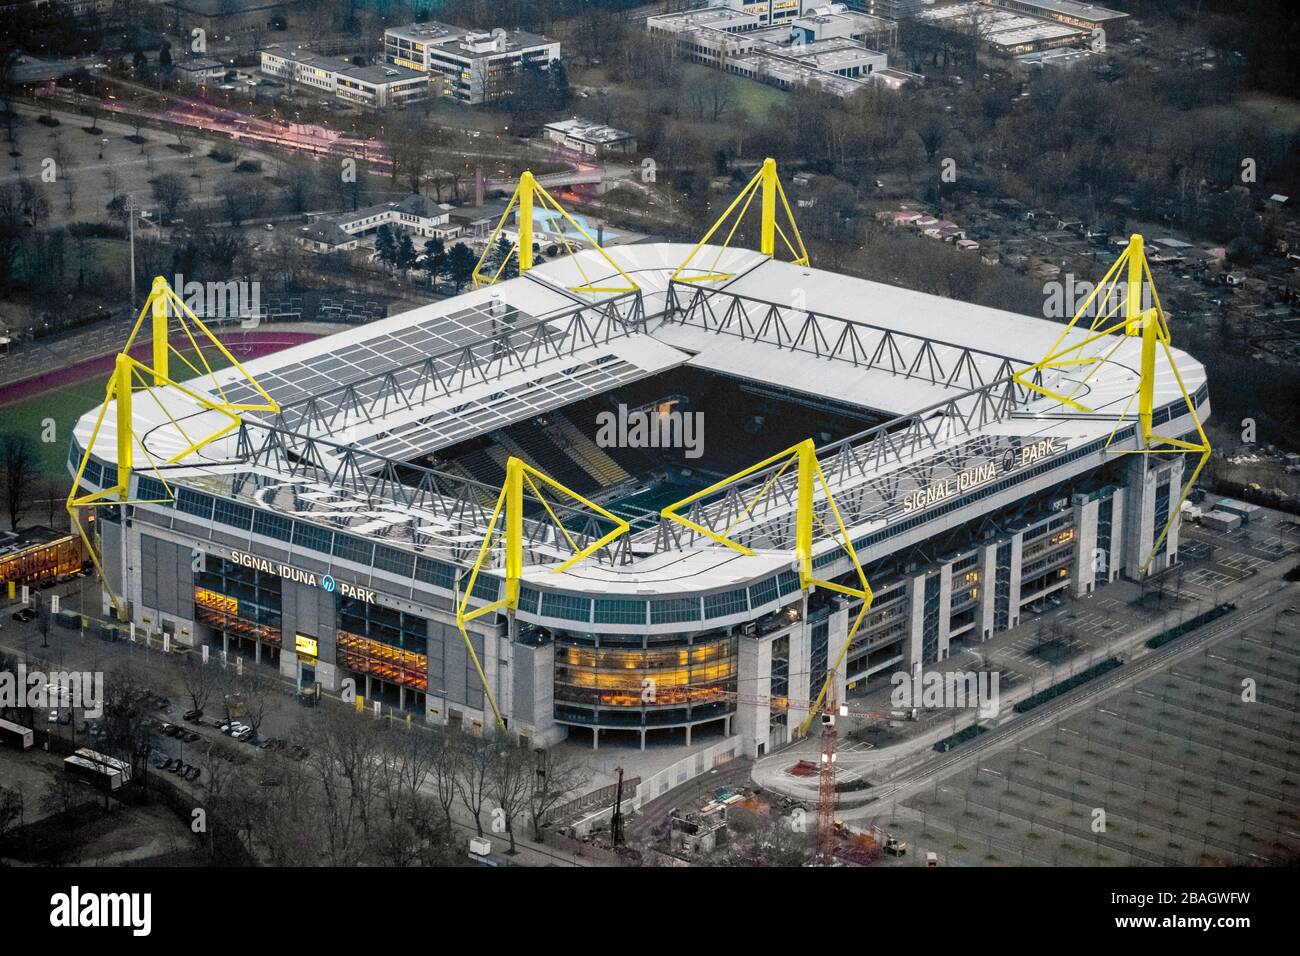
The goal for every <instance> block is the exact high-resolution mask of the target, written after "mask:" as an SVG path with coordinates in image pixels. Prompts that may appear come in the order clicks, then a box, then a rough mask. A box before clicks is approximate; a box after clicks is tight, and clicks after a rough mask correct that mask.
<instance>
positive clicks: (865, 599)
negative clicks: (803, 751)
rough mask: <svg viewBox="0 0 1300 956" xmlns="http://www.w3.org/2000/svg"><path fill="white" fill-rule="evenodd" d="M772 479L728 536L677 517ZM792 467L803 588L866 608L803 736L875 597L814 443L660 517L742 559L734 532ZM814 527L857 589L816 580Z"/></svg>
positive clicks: (806, 441)
mask: <svg viewBox="0 0 1300 956" xmlns="http://www.w3.org/2000/svg"><path fill="white" fill-rule="evenodd" d="M778 464H779V465H780V467H779V468H774V470H773V471H772V474H771V475H770V476H769V477H768V479H767V481H766V482H764V483H763V486H762V487H761V488H760V489H759V490H758V493H757V494H756V495H755V496H754V498H753V500H751V501H750V502H749V503H748V504H747V505H746V506H745V508H744V509H743V510H742V511H741V512H740V514H738V515H737V516H736V517H735V518H734V519H733V520H732V522H731V524H730V525H728V526H727V528H726V530H725V531H722V532H717V531H714V530H713V529H711V528H706V527H704V526H703V525H701V524H698V523H696V522H694V521H691V520H690V519H689V518H686V517H684V516H683V515H681V514H679V513H678V512H679V511H680V510H681V509H683V508H686V507H688V506H690V505H692V504H694V503H695V502H697V501H699V500H700V499H702V498H706V497H708V496H709V495H711V494H714V493H715V492H718V491H721V490H723V489H724V488H727V487H728V486H730V485H733V484H735V483H736V482H739V481H743V480H744V479H745V478H748V477H749V476H750V475H752V474H754V473H755V472H759V471H762V470H763V469H764V468H769V467H772V466H775V465H778ZM791 466H794V468H795V475H796V482H797V484H796V493H795V502H796V505H795V561H796V562H797V563H798V566H799V586H800V588H802V589H803V590H804V591H805V592H810V591H812V590H813V589H815V588H817V587H823V588H826V589H827V590H829V591H835V592H837V593H839V594H843V595H845V596H847V597H855V598H860V599H861V601H862V607H861V609H860V610H859V611H858V615H857V617H856V618H855V619H854V621H853V625H852V627H850V628H849V633H848V636H847V637H846V638H845V640H844V647H843V648H842V649H841V650H840V653H839V655H838V656H837V657H836V659H835V662H834V664H832V665H831V666H830V667H829V668H828V669H827V677H826V681H825V682H824V683H823V684H822V686H821V689H820V690H819V691H818V693H817V699H816V700H815V701H813V705H812V707H811V708H810V709H809V711H808V716H807V717H806V718H805V719H804V721H803V724H802V725H800V727H799V733H800V734H806V733H807V732H808V728H809V726H810V725H811V724H812V721H813V718H814V717H815V716H816V715H817V713H818V712H819V710H820V708H821V705H822V702H823V701H824V700H825V699H826V695H827V694H828V693H829V692H830V691H831V682H832V681H833V680H834V679H835V674H836V672H838V671H839V669H840V666H841V664H843V662H844V658H845V657H846V656H847V655H848V650H849V646H850V645H851V644H852V643H853V638H854V635H856V634H857V632H858V628H859V627H860V626H861V625H862V621H863V618H865V617H866V614H867V611H868V610H869V609H870V608H871V601H872V593H871V585H870V584H869V583H867V572H866V571H865V570H863V567H862V562H860V561H859V560H858V553H857V551H856V550H855V549H854V547H853V541H852V539H851V538H850V537H849V532H848V529H847V528H846V527H845V526H844V518H843V516H842V515H841V514H840V509H839V506H838V505H837V504H836V503H835V496H834V495H832V494H831V489H830V486H829V484H828V483H827V481H826V475H825V473H824V472H823V471H822V467H821V462H820V461H818V459H817V447H816V445H815V444H814V443H813V440H812V439H811V438H807V439H804V440H803V441H801V442H800V443H799V444H797V445H792V446H791V447H789V448H787V449H785V450H784V451H780V452H777V453H776V454H775V455H771V456H770V457H768V458H764V459H763V460H762V461H760V462H758V463H757V464H754V465H750V466H749V467H748V468H746V469H745V470H744V471H738V472H736V474H734V475H731V476H730V477H727V478H723V479H722V480H721V481H719V482H715V483H714V484H712V485H710V486H709V487H707V488H705V489H704V490H703V491H697V492H696V493H695V494H693V495H690V496H689V497H687V498H683V499H682V500H681V501H678V502H675V503H673V504H671V505H669V506H668V507H666V508H664V509H663V510H662V511H661V512H660V513H659V514H660V516H661V517H663V518H666V519H667V520H669V521H673V522H676V523H677V524H680V525H682V526H684V527H686V528H690V529H691V530H692V531H694V532H696V533H697V534H701V535H703V536H704V537H706V538H709V539H710V540H712V541H715V542H717V543H718V544H721V545H724V546H725V547H728V548H731V549H732V550H733V551H737V552H739V553H740V554H745V555H752V554H754V551H753V549H751V548H748V547H746V546H745V545H743V544H740V543H739V542H737V541H733V540H732V539H731V538H730V537H729V536H730V535H731V533H732V532H733V531H734V530H735V528H736V526H737V525H738V524H739V523H740V522H741V521H743V520H744V519H745V518H746V517H748V516H749V514H750V513H751V512H752V511H753V510H754V508H755V507H757V505H758V503H759V502H760V501H762V500H763V498H764V497H765V496H766V495H767V494H768V492H769V491H771V489H772V487H773V486H774V485H775V484H776V483H777V481H779V480H780V479H781V477H782V476H783V475H784V474H785V473H786V472H787V471H789V470H790V468H791ZM818 488H820V489H821V491H822V494H824V495H825V496H826V504H827V507H828V510H829V511H830V513H831V515H832V516H833V517H834V519H835V526H834V527H833V528H830V527H827V525H826V523H825V522H824V521H823V520H822V519H821V518H820V517H818V515H817V512H816V491H817V489H818ZM814 523H816V524H820V525H821V527H822V529H823V530H824V531H825V532H826V533H827V535H828V536H829V537H831V538H833V539H835V540H836V541H837V542H838V543H839V545H840V547H841V548H843V550H844V552H845V553H846V554H848V556H849V560H850V561H851V562H852V563H853V569H854V571H856V572H857V577H858V584H859V586H858V587H851V586H849V585H844V584H836V583H835V582H833V581H826V580H823V579H821V578H818V577H816V576H814V574H813V543H814V539H813V531H814Z"/></svg>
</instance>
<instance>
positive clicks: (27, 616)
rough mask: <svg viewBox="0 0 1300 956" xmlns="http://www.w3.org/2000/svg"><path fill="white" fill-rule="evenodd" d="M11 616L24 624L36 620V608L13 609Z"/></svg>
mask: <svg viewBox="0 0 1300 956" xmlns="http://www.w3.org/2000/svg"><path fill="white" fill-rule="evenodd" d="M12 617H13V619H14V620H15V621H17V622H18V623H19V624H26V623H27V622H28V621H34V620H36V609H35V608H32V607H24V608H19V609H18V610H17V611H14V613H13V615H12Z"/></svg>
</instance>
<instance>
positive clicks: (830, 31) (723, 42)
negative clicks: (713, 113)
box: [646, 4, 919, 96]
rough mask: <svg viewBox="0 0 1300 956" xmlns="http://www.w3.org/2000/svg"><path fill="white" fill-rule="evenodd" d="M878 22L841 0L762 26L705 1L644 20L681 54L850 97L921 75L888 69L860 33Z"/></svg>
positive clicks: (875, 32) (789, 85)
mask: <svg viewBox="0 0 1300 956" xmlns="http://www.w3.org/2000/svg"><path fill="white" fill-rule="evenodd" d="M880 25H881V21H879V20H878V18H874V17H863V16H860V15H855V14H849V13H846V12H845V10H844V7H843V6H842V5H840V4H834V5H829V6H824V7H819V8H812V7H810V8H809V13H808V15H807V16H806V17H803V18H797V19H794V20H791V22H790V23H788V24H786V25H784V26H770V25H769V26H763V25H760V24H759V23H758V21H757V19H756V18H755V17H754V15H753V14H751V13H749V12H748V11H740V12H737V11H735V10H732V9H730V8H728V7H708V8H705V9H703V10H691V11H688V12H686V13H679V14H665V15H662V16H657V17H650V18H649V19H647V20H646V29H647V30H648V31H649V32H650V33H651V34H656V35H659V36H662V37H666V38H672V39H673V40H674V42H675V43H676V44H677V48H678V50H679V51H680V52H681V54H682V56H684V57H685V58H686V59H688V60H691V61H692V62H695V63H701V64H704V65H705V66H712V67H715V68H717V69H721V70H726V71H727V72H728V73H734V74H736V75H737V76H743V77H746V78H748V79H753V80H758V81H760V82H763V83H768V84H769V85H772V86H777V87H780V88H781V89H785V90H789V89H793V88H794V87H796V86H816V87H818V88H820V89H822V90H824V91H825V92H828V93H834V94H835V95H837V96H850V95H852V94H853V93H856V92H858V91H859V90H862V89H864V88H866V87H867V85H868V84H870V83H874V82H882V83H884V84H885V85H886V86H888V87H890V88H893V89H896V88H898V87H899V86H902V85H903V84H904V83H906V82H909V81H914V80H917V79H919V77H917V76H916V75H915V74H911V73H906V72H904V71H901V70H889V68H888V67H889V61H888V57H887V56H886V54H884V53H882V52H880V51H879V50H876V49H873V48H871V47H869V46H867V45H866V44H865V43H864V42H863V40H862V39H861V37H863V36H865V35H871V36H886V37H888V36H889V35H891V34H890V32H889V31H888V30H885V31H884V33H882V32H881V26H880Z"/></svg>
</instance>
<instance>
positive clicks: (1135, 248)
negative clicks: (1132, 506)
mask: <svg viewBox="0 0 1300 956" xmlns="http://www.w3.org/2000/svg"><path fill="white" fill-rule="evenodd" d="M1121 276H1123V278H1122V279H1121ZM1121 282H1122V283H1123V289H1122V295H1121V294H1120V291H1121V290H1120V284H1121ZM1148 290H1149V292H1150V299H1151V305H1150V306H1149V307H1144V293H1145V292H1147V291H1148ZM1112 303H1113V304H1112ZM1094 308H1095V311H1096V315H1095V316H1094V317H1093V318H1092V320H1091V322H1090V324H1089V327H1088V334H1087V335H1086V336H1084V338H1083V339H1081V340H1080V341H1078V342H1075V343H1074V344H1072V345H1067V346H1064V347H1063V346H1062V343H1063V342H1064V341H1065V340H1066V337H1067V336H1068V335H1069V333H1070V332H1071V331H1072V330H1073V329H1074V328H1075V327H1076V326H1077V325H1078V324H1079V323H1080V322H1081V321H1082V320H1083V318H1084V317H1085V316H1086V315H1088V314H1089V312H1090V311H1093V310H1094ZM1121 330H1122V332H1123V334H1122V335H1116V334H1115V333H1118V332H1120V331H1121ZM1135 336H1141V340H1142V341H1141V354H1140V361H1139V373H1138V386H1137V390H1136V391H1135V392H1134V393H1133V395H1132V396H1130V398H1129V403H1128V405H1126V406H1125V408H1124V411H1123V412H1121V413H1120V415H1119V417H1118V418H1117V419H1116V422H1115V427H1114V429H1112V431H1111V434H1110V438H1109V439H1108V440H1107V449H1108V450H1111V451H1113V452H1114V453H1116V454H1145V455H1181V454H1187V453H1193V454H1197V455H1199V456H1200V460H1199V461H1198V462H1197V464H1196V467H1195V469H1193V471H1192V474H1191V477H1190V478H1188V480H1187V482H1186V483H1185V484H1184V486H1183V491H1182V494H1181V495H1180V496H1179V498H1178V501H1177V502H1176V503H1174V505H1173V506H1172V508H1171V509H1170V512H1169V518H1168V520H1167V521H1166V522H1165V525H1164V528H1163V529H1161V531H1160V534H1159V536H1158V537H1157V538H1156V539H1155V542H1154V543H1153V544H1152V546H1151V553H1150V554H1149V555H1147V558H1146V560H1145V561H1144V562H1143V563H1142V570H1143V571H1144V572H1145V571H1146V570H1147V569H1148V568H1149V567H1150V566H1151V562H1152V560H1154V559H1155V556H1156V553H1157V552H1158V551H1159V550H1160V546H1161V545H1162V544H1163V543H1164V541H1165V538H1166V537H1167V536H1168V535H1169V529H1170V528H1172V527H1173V523H1174V521H1175V520H1176V519H1177V517H1178V514H1179V509H1181V507H1182V504H1183V502H1184V501H1186V500H1187V496H1188V495H1189V494H1191V491H1192V487H1193V485H1194V484H1195V483H1196V479H1197V478H1198V477H1200V474H1201V471H1202V470H1203V469H1204V468H1205V465H1206V463H1207V462H1208V461H1209V460H1210V454H1211V448H1210V439H1209V436H1207V435H1206V434H1205V428H1204V427H1203V426H1202V424H1201V419H1200V416H1199V415H1198V414H1197V412H1196V403H1195V402H1193V401H1192V397H1191V395H1190V394H1189V393H1188V391H1187V386H1186V385H1185V384H1184V383H1183V377H1182V374H1181V373H1180V372H1179V371H1178V366H1177V364H1176V363H1175V362H1174V355H1173V350H1172V349H1171V348H1170V344H1169V343H1170V341H1171V336H1170V331H1169V321H1168V318H1167V316H1166V315H1165V311H1164V308H1163V307H1162V306H1161V304H1160V296H1159V294H1158V293H1157V292H1156V287H1155V280H1154V279H1153V278H1152V275H1151V266H1150V264H1149V263H1148V262H1147V258H1146V252H1145V244H1144V242H1143V239H1142V236H1141V235H1139V234H1137V233H1134V234H1133V235H1132V236H1130V237H1129V242H1128V245H1127V246H1126V247H1125V248H1124V251H1123V252H1122V253H1121V254H1120V256H1119V258H1118V259H1116V260H1115V263H1114V264H1113V265H1112V266H1111V267H1110V269H1109V270H1107V272H1106V275H1105V277H1103V279H1102V281H1101V282H1100V283H1098V285H1097V287H1096V288H1095V289H1093V290H1092V292H1091V294H1089V295H1088V297H1087V298H1086V299H1085V300H1084V302H1083V305H1081V306H1080V307H1079V310H1078V312H1076V313H1075V315H1074V317H1073V318H1072V319H1071V320H1070V321H1069V323H1068V324H1067V325H1066V326H1065V328H1064V329H1063V330H1062V331H1061V334H1060V335H1059V336H1057V338H1056V341H1055V342H1054V343H1052V347H1051V348H1050V349H1048V351H1047V354H1046V355H1045V356H1044V357H1043V358H1042V359H1040V360H1039V361H1037V362H1035V363H1034V364H1033V365H1029V366H1026V367H1025V368H1022V369H1020V370H1019V371H1017V372H1015V373H1013V375H1012V378H1013V379H1014V380H1015V381H1016V382H1017V383H1019V384H1020V385H1022V386H1023V387H1024V388H1026V389H1028V390H1029V391H1032V392H1037V393H1038V394H1040V395H1044V396H1046V397H1048V398H1052V399H1055V400H1056V401H1059V402H1061V403H1062V404H1063V405H1066V406H1068V407H1069V408H1072V409H1074V410H1076V411H1080V412H1084V413H1091V412H1093V409H1092V408H1089V407H1088V406H1086V405H1084V404H1083V403H1082V402H1080V401H1078V399H1077V396H1078V395H1079V394H1080V392H1081V390H1082V389H1083V388H1084V387H1085V386H1086V385H1087V383H1088V380H1089V379H1090V378H1092V376H1093V375H1094V374H1096V372H1097V371H1098V370H1099V369H1100V368H1101V367H1102V366H1103V365H1104V364H1105V363H1106V362H1107V361H1109V360H1110V358H1111V356H1112V355H1114V354H1115V352H1117V351H1118V350H1119V349H1120V348H1121V347H1122V346H1123V345H1124V343H1125V341H1126V340H1127V339H1129V338H1131V337H1135ZM1098 343H1099V344H1098ZM1112 343H1113V344H1112ZM1094 344H1097V352H1096V354H1085V353H1086V350H1088V349H1089V347H1090V346H1093V345H1094ZM1161 352H1163V354H1164V357H1165V361H1166V362H1167V363H1168V365H1169V370H1170V371H1171V372H1172V373H1173V376H1174V381H1175V382H1177V384H1178V389H1179V392H1180V393H1181V395H1182V399H1183V403H1184V404H1185V406H1186V408H1187V412H1188V414H1189V415H1190V416H1191V418H1192V423H1193V424H1194V425H1195V427H1196V437H1197V440H1196V441H1184V440H1183V439H1181V438H1172V437H1170V436H1167V435H1160V434H1157V433H1156V431H1155V430H1154V426H1153V415H1154V412H1155V384H1156V358H1157V356H1158V355H1159V354H1160V353H1161ZM1067 368H1073V369H1079V370H1083V369H1086V372H1085V373H1084V374H1083V375H1081V376H1080V377H1079V378H1078V379H1077V380H1076V381H1075V382H1074V385H1073V387H1072V388H1070V389H1069V390H1068V391H1066V390H1065V387H1064V386H1063V385H1061V386H1057V388H1056V389H1053V388H1050V387H1048V386H1047V385H1044V384H1042V383H1041V381H1034V375H1035V373H1038V374H1039V375H1041V374H1042V373H1043V372H1047V371H1060V370H1063V369H1067ZM1133 398H1136V399H1137V403H1138V414H1137V419H1138V436H1137V437H1138V447H1137V448H1116V449H1111V448H1110V443H1111V442H1112V441H1113V440H1114V438H1115V435H1116V434H1117V433H1118V432H1119V428H1120V425H1121V424H1122V423H1123V422H1124V419H1125V418H1126V417H1127V415H1128V408H1129V406H1130V405H1131V404H1132V401H1133Z"/></svg>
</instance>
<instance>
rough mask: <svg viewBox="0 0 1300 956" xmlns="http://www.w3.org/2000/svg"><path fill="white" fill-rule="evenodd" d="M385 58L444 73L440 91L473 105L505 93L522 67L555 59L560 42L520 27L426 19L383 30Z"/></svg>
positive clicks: (540, 65) (539, 65)
mask: <svg viewBox="0 0 1300 956" xmlns="http://www.w3.org/2000/svg"><path fill="white" fill-rule="evenodd" d="M384 58H385V59H386V60H387V61H388V62H389V63H392V64H394V65H396V66H402V67H406V68H407V69H411V70H418V71H420V72H422V73H429V74H436V75H438V76H441V77H443V78H444V79H445V80H446V85H445V86H444V87H443V88H442V92H443V93H444V94H445V95H447V96H450V97H452V98H453V99H457V100H460V101H461V102H463V103H469V104H471V105H476V104H479V103H484V102H487V101H490V100H495V99H500V98H501V97H503V96H508V95H509V94H510V93H512V92H513V91H514V90H515V89H516V88H517V84H518V81H519V78H520V77H521V76H522V75H523V73H524V71H525V70H526V69H529V68H537V69H548V68H549V67H550V65H551V63H553V62H555V61H557V60H559V59H560V43H559V41H558V40H551V39H549V38H548V37H544V36H541V35H540V34H536V33H527V32H525V31H523V30H513V31H510V30H502V29H497V30H492V31H491V32H481V31H474V30H468V29H466V28H464V27H457V26H451V25H449V24H445V23H438V22H436V21H429V22H427V23H412V24H409V25H407V26H404V27H392V28H390V29H388V30H385V31H384Z"/></svg>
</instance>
